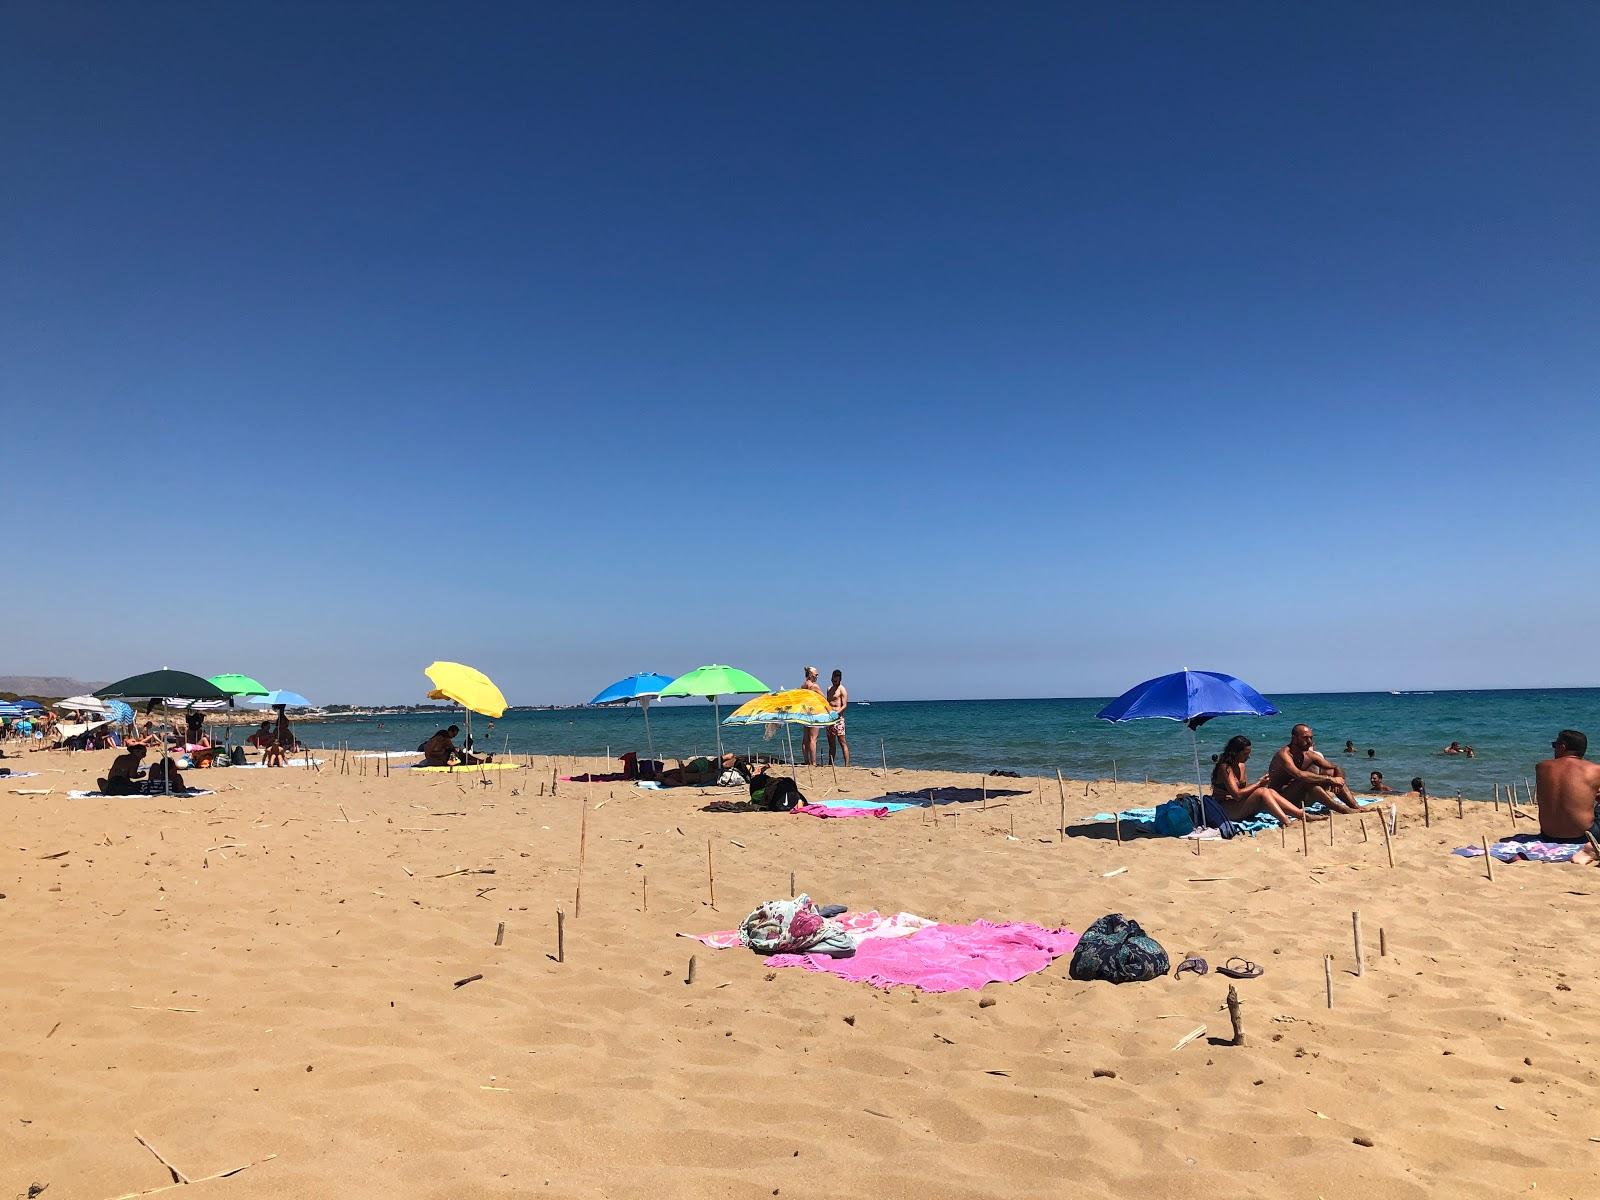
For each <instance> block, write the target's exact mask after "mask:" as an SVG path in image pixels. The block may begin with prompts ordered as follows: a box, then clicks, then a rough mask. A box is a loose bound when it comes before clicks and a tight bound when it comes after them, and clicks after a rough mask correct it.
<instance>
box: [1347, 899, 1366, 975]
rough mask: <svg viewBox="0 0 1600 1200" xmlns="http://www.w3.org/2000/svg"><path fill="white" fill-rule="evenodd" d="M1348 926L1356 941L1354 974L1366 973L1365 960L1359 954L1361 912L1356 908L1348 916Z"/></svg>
mask: <svg viewBox="0 0 1600 1200" xmlns="http://www.w3.org/2000/svg"><path fill="white" fill-rule="evenodd" d="M1350 926H1351V929H1352V931H1353V932H1354V933H1355V939H1356V974H1357V975H1365V974H1366V973H1367V960H1366V958H1365V957H1364V956H1363V955H1362V953H1361V910H1360V909H1359V908H1358V909H1356V911H1355V912H1353V913H1351V914H1350Z"/></svg>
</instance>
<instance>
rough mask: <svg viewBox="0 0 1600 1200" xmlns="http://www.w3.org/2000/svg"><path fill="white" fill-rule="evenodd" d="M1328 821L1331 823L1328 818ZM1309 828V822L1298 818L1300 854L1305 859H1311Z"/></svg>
mask: <svg viewBox="0 0 1600 1200" xmlns="http://www.w3.org/2000/svg"><path fill="white" fill-rule="evenodd" d="M1328 820H1329V821H1332V820H1333V818H1332V817H1331V816H1330V817H1329V818H1328ZM1310 826H1311V822H1310V821H1308V820H1306V819H1305V818H1304V817H1301V818H1300V853H1301V854H1304V855H1305V856H1306V857H1307V858H1310V857H1311V833H1310Z"/></svg>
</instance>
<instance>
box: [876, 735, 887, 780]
mask: <svg viewBox="0 0 1600 1200" xmlns="http://www.w3.org/2000/svg"><path fill="white" fill-rule="evenodd" d="M878 754H879V756H880V757H881V758H882V759H883V773H884V774H885V775H887V774H888V773H889V751H888V750H887V749H886V748H885V747H884V744H883V739H882V738H879V739H878Z"/></svg>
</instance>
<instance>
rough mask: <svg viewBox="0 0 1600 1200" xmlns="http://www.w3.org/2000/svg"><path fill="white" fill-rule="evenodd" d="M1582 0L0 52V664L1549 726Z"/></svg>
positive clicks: (168, 37)
mask: <svg viewBox="0 0 1600 1200" xmlns="http://www.w3.org/2000/svg"><path fill="white" fill-rule="evenodd" d="M1597 61H1600V8H1597V7H1596V6H1594V5H1591V4H1576V3H1574V4H1562V3H1548V4H1539V5H1534V6H1507V5H1503V4H1452V5H1439V6H1436V7H1435V6H1427V5H1391V4H1378V5H1371V6H1359V5H1340V6H1337V7H1336V8H1332V7H1330V8H1328V9H1326V10H1325V11H1323V12H1314V11H1311V10H1310V9H1308V8H1307V7H1306V6H1301V5H1280V4H1261V5H1189V4H1183V5H1170V6H1163V5H1151V6H1136V7H1133V8H1130V7H1128V6H1122V5H1106V6H1103V7H1101V8H1099V9H1091V8H1088V7H1086V6H1077V5H1061V4H1040V5H1023V4H1016V5H1001V6H993V5H982V6H980V5H964V6H948V7H947V6H943V5H937V4H928V3H917V4H906V5H894V4H864V5H858V4H848V5H847V4H836V5H771V4H744V3H739V4H710V3H696V4H655V3H650V4H639V5H608V4H594V3H585V4H567V5H555V4H549V5H511V4H506V5H499V6H493V5H477V4H466V5H462V4H448V5H447V4H439V5H433V6H411V5H397V4H390V3H384V4H367V5H362V4H313V5H304V6H294V5H287V4H265V5H263V4H199V3H194V4H186V5H176V4H154V5H149V4H139V5H129V4H85V3H55V2H43V3H32V2H22V3H11V4H8V5H6V6H5V8H4V9H3V10H0V97H3V98H0V113H3V120H0V170H3V172H4V183H3V185H0V411H3V419H0V429H3V431H4V432H3V435H0V438H3V441H0V472H3V474H0V498H3V499H4V501H5V507H6V510H7V513H8V517H7V523H8V529H7V533H6V535H5V537H4V540H3V550H0V577H3V578H4V580H5V586H6V591H7V594H8V597H9V598H10V600H11V603H10V604H8V606H7V608H8V615H7V618H6V630H7V632H6V636H5V638H4V639H3V643H0V673H8V672H26V673H59V674H76V675H78V676H87V677H94V678H111V677H114V676H117V675H120V674H125V673H131V672H133V671H137V670H143V669H147V668H150V667H153V666H159V665H162V664H170V665H172V666H178V667H186V668H190V669H196V670H201V671H205V672H212V671H220V670H243V671H248V672H251V673H253V674H256V675H258V676H259V677H261V678H262V679H264V680H265V681H266V682H268V683H269V684H271V685H276V686H286V687H293V688H297V689H299V690H301V691H304V692H306V693H307V694H309V695H311V696H312V698H313V699H319V700H324V701H333V700H355V699H368V700H378V699H391V700H398V699H407V698H415V697H417V695H418V694H419V692H420V690H421V688H422V687H423V686H424V681H423V679H422V676H421V667H422V666H423V665H425V664H426V663H427V662H429V661H430V660H432V659H433V658H436V657H442V658H457V659H461V660H464V661H467V662H471V663H473V664H475V665H478V666H481V667H483V668H484V669H486V670H487V671H489V672H490V673H491V674H492V675H494V676H495V677H496V678H498V679H499V680H500V681H501V682H502V684H503V685H504V688H505V691H506V692H507V694H508V695H509V696H510V697H511V698H512V699H513V700H514V701H518V702H547V701H549V702H559V701H570V700H581V699H587V698H588V696H589V695H590V694H592V693H593V692H594V691H596V690H598V688H599V687H600V686H602V685H603V684H605V683H608V682H609V681H611V680H612V679H614V678H616V677H617V676H620V675H623V674H626V673H629V672H632V671H635V670H644V669H650V670H659V671H665V672H668V673H672V672H676V671H679V670H684V669H687V668H689V667H691V666H693V665H696V664H699V663H702V662H731V663H734V664H736V665H739V666H743V667H746V668H747V669H750V670H752V671H754V672H755V673H756V674H758V675H761V676H763V677H764V678H766V679H767V681H768V682H769V683H773V684H791V685H792V684H795V683H798V682H799V678H800V675H799V669H800V666H801V665H802V664H803V663H805V662H815V663H817V664H818V665H819V666H821V667H822V668H823V669H824V670H825V671H826V670H828V669H829V668H832V667H834V666H842V667H843V668H844V669H845V671H846V673H847V677H848V680H849V682H850V683H851V684H852V685H853V687H854V690H855V693H856V694H857V695H859V696H866V697H869V698H870V697H878V698H895V697H924V696H1022V695H1063V694H1066V695H1073V694H1078V695H1082V694H1091V695H1092V694H1108V693H1114V692H1116V691H1120V690H1121V689H1122V688H1123V687H1124V686H1126V685H1128V684H1131V683H1133V682H1135V681H1137V680H1139V679H1142V678H1144V677H1146V676H1148V675H1153V674H1157V673H1159V672H1162V671H1166V670H1171V669H1175V668H1177V667H1179V666H1183V665H1189V666H1192V667H1210V668H1220V669H1224V670H1231V671H1234V672H1236V673H1238V674H1241V675H1243V676H1245V677H1246V678H1249V679H1250V680H1251V681H1252V682H1254V683H1256V684H1257V685H1258V686H1260V687H1262V688H1263V689H1264V690H1269V691H1270V690H1279V691H1288V690H1324V689H1327V690H1332V689H1346V688H1367V687H1373V688H1387V687H1448V686H1497V685H1524V684H1526V685H1541V684H1573V685H1580V684H1594V683H1596V682H1600V638H1597V636H1596V633H1597V630H1596V620H1595V617H1594V613H1595V610H1596V593H1597V590H1600V566H1597V559H1596V557H1595V554H1594V524H1595V518H1596V513H1597V511H1600V503H1597V498H1596V494H1595V492H1596V480H1597V477H1600V473H1597V471H1596V467H1595V464H1596V457H1597V455H1600V415H1597V412H1600V406H1597V403H1596V400H1597V385H1600V322H1597V316H1600V254H1597V251H1600V222H1597V219H1596V206H1597V198H1600V150H1597V146H1600V141H1597V138H1596V136H1595V131H1596V130H1597V129H1600V73H1597V72H1596V69H1595V64H1596V62H1597Z"/></svg>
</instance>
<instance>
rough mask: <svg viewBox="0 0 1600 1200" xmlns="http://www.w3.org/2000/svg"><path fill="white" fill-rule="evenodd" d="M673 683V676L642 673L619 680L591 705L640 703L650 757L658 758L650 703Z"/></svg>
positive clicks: (652, 672)
mask: <svg viewBox="0 0 1600 1200" xmlns="http://www.w3.org/2000/svg"><path fill="white" fill-rule="evenodd" d="M671 682H672V676H671V675H658V674H656V672H654V671H640V672H639V673H638V674H637V675H629V676H628V677H627V678H626V679H619V680H617V681H616V682H615V683H613V684H612V685H611V686H610V687H608V688H606V689H604V690H603V691H602V692H601V693H600V694H599V695H598V696H596V697H595V698H594V699H593V700H591V701H589V703H590V704H630V703H632V702H634V701H638V704H639V709H640V711H641V712H643V713H644V740H645V742H646V743H648V745H649V747H650V757H651V758H654V757H655V756H656V741H655V738H654V737H653V736H652V735H651V733H650V701H652V700H654V699H656V698H657V697H658V696H660V695H661V689H662V688H664V687H666V686H667V684H669V683H671Z"/></svg>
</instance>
